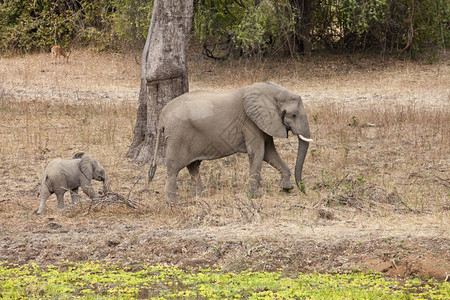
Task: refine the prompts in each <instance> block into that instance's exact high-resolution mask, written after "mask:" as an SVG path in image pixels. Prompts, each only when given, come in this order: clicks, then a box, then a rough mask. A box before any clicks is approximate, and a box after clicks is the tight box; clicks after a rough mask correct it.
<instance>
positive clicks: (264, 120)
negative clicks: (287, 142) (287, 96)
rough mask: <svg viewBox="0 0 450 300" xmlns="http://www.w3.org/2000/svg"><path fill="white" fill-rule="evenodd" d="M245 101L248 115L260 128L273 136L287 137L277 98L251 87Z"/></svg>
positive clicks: (245, 95) (244, 98)
mask: <svg viewBox="0 0 450 300" xmlns="http://www.w3.org/2000/svg"><path fill="white" fill-rule="evenodd" d="M243 102H244V110H245V113H246V115H247V116H248V117H249V118H250V119H251V120H252V121H253V122H255V124H256V125H257V126H258V127H259V129H261V130H262V131H264V132H265V133H267V134H268V135H270V136H273V137H281V138H286V137H287V130H286V126H284V124H283V120H282V117H281V115H282V112H280V110H279V108H278V104H277V101H276V100H275V98H273V97H272V96H269V95H267V94H266V93H264V92H262V91H259V90H257V89H251V90H247V91H245V93H244V96H243Z"/></svg>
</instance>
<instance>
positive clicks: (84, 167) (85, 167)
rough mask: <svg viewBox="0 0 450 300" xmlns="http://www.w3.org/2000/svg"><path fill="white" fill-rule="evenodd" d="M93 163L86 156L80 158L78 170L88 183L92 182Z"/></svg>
mask: <svg viewBox="0 0 450 300" xmlns="http://www.w3.org/2000/svg"><path fill="white" fill-rule="evenodd" d="M94 162H95V161H94V160H93V159H92V158H91V157H90V156H89V155H87V154H83V156H81V162H80V170H81V172H82V173H83V174H84V175H85V176H86V178H87V179H88V180H89V181H91V180H92V174H93V172H94Z"/></svg>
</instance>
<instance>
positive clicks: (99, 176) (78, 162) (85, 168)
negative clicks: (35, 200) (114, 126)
mask: <svg viewBox="0 0 450 300" xmlns="http://www.w3.org/2000/svg"><path fill="white" fill-rule="evenodd" d="M43 177H44V178H43V180H42V185H41V189H40V192H39V194H40V196H41V204H40V206H39V210H38V211H37V214H43V213H44V211H45V202H46V201H47V199H48V197H50V195H51V194H53V193H55V194H56V197H57V199H58V209H60V210H62V209H64V194H65V192H67V191H70V196H71V198H72V203H76V202H78V197H79V196H78V188H79V187H81V189H82V190H83V192H84V193H85V194H86V195H88V196H89V198H91V199H95V198H97V194H96V193H95V191H94V188H93V187H92V185H91V180H92V179H95V180H98V181H103V192H104V193H106V191H107V187H108V179H107V177H106V173H105V169H103V167H102V165H101V164H100V163H99V162H97V161H95V160H93V159H92V158H91V157H90V156H89V155H87V154H85V153H83V152H79V153H77V154H75V155H74V156H73V158H72V159H69V160H67V159H61V158H56V159H54V160H52V161H51V162H50V163H49V164H48V165H47V167H46V168H45V171H44V176H43Z"/></svg>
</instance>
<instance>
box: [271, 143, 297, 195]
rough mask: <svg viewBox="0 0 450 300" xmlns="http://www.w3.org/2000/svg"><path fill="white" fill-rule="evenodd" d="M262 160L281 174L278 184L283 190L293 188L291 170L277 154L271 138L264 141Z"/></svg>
mask: <svg viewBox="0 0 450 300" xmlns="http://www.w3.org/2000/svg"><path fill="white" fill-rule="evenodd" d="M264 161H266V162H267V163H269V164H270V165H271V166H272V167H274V168H275V169H277V170H278V172H280V174H281V181H280V186H281V188H282V189H283V190H287V191H290V190H292V189H293V188H294V186H293V185H292V183H291V171H290V170H289V167H288V166H287V165H286V163H285V162H284V161H283V160H282V159H281V157H280V155H279V154H278V152H277V150H276V148H275V145H274V143H273V139H272V138H271V139H270V140H268V141H267V142H266V145H265V151H264Z"/></svg>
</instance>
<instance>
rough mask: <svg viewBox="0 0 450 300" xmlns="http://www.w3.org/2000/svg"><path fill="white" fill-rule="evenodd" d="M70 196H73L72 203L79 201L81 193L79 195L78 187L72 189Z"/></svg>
mask: <svg viewBox="0 0 450 300" xmlns="http://www.w3.org/2000/svg"><path fill="white" fill-rule="evenodd" d="M70 198H72V203H78V201H79V200H80V195H78V188H75V189H73V190H71V191H70Z"/></svg>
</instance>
